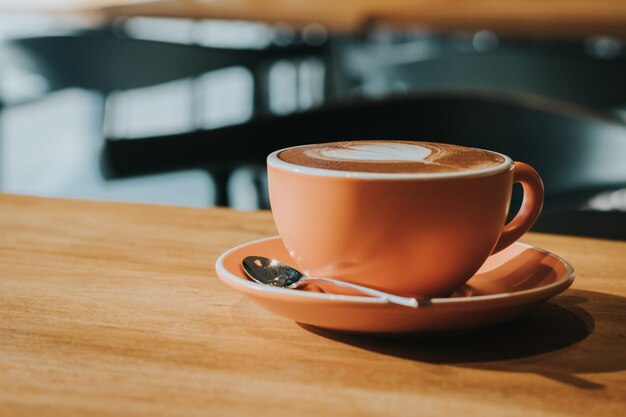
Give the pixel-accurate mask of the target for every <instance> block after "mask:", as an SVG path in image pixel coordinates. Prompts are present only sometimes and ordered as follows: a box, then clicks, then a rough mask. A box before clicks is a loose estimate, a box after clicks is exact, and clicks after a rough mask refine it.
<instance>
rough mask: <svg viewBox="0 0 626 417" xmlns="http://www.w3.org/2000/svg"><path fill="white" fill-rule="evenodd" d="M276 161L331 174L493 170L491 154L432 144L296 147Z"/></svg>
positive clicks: (495, 162) (496, 162)
mask: <svg viewBox="0 0 626 417" xmlns="http://www.w3.org/2000/svg"><path fill="white" fill-rule="evenodd" d="M277 158H278V159H279V160H281V161H284V162H287V163H289V164H293V165H296V166H302V167H310V168H319V169H326V170H332V171H344V172H346V171H347V172H355V173H359V172H361V173H383V174H407V173H408V174H437V173H444V174H445V173H455V172H470V171H476V170H484V169H489V168H492V167H497V166H500V165H502V164H503V163H504V162H505V158H504V157H503V156H502V155H500V154H498V153H495V152H491V151H486V150H482V149H474V148H466V147H462V146H456V145H448V144H443V143H434V142H414V141H402V140H393V141H392V140H367V141H350V142H333V143H320V144H317V145H304V146H296V147H293V148H289V149H285V150H282V151H280V152H278V155H277Z"/></svg>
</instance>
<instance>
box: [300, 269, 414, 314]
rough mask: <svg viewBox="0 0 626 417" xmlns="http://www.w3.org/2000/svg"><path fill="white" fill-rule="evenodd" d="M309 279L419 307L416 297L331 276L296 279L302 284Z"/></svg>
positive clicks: (393, 302)
mask: <svg viewBox="0 0 626 417" xmlns="http://www.w3.org/2000/svg"><path fill="white" fill-rule="evenodd" d="M311 281H323V282H328V283H331V284H333V285H336V286H338V287H345V288H350V289H353V290H357V291H359V292H362V293H363V294H367V295H371V296H373V297H378V298H382V299H383V300H385V301H387V302H389V303H392V304H399V305H403V306H406V307H413V308H417V307H419V302H418V300H417V299H416V298H410V297H400V296H399V295H393V294H388V293H386V292H382V291H378V290H374V289H372V288H367V287H362V286H360V285H356V284H351V283H349V282H344V281H337V280H334V279H332V278H318V277H314V278H313V277H312V278H303V279H301V280H300V281H298V284H299V285H302V284H304V283H307V282H311Z"/></svg>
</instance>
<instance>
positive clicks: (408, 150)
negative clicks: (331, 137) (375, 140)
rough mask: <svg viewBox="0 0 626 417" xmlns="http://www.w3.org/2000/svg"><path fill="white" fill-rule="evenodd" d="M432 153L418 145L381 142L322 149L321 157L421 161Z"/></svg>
mask: <svg viewBox="0 0 626 417" xmlns="http://www.w3.org/2000/svg"><path fill="white" fill-rule="evenodd" d="M431 153H433V152H432V151H431V150H430V149H428V148H426V147H424V146H420V145H409V144H406V143H381V144H371V145H370V144H367V145H353V146H348V147H345V148H334V149H322V150H320V152H319V155H320V156H321V157H327V158H330V159H343V160H351V161H406V162H410V161H423V160H424V159H426V157H427V156H429V155H430V154H431Z"/></svg>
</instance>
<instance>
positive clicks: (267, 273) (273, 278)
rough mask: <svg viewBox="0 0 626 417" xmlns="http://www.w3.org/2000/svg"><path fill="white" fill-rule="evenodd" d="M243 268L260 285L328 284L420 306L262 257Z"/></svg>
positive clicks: (251, 259)
mask: <svg viewBox="0 0 626 417" xmlns="http://www.w3.org/2000/svg"><path fill="white" fill-rule="evenodd" d="M242 266H243V270H244V272H245V273H246V275H248V276H249V277H250V279H252V280H253V281H255V282H258V283H259V284H267V285H272V286H274V287H283V288H298V287H300V286H302V285H305V284H307V283H310V282H328V283H331V284H333V285H337V286H339V287H345V288H351V289H353V290H357V291H360V292H362V293H363V294H367V295H371V296H373V297H377V298H380V299H383V300H385V301H386V302H389V303H393V304H400V305H403V306H407V307H414V308H415V307H419V304H420V302H419V301H418V300H417V299H416V298H409V297H400V296H398V295H393V294H388V293H385V292H382V291H377V290H374V289H372V288H367V287H362V286H360V285H356V284H350V283H349V282H344V281H338V280H335V279H331V278H318V277H315V278H314V277H305V276H304V275H302V273H301V272H300V271H298V270H297V269H295V268H292V267H290V266H289V265H286V264H284V263H282V262H280V261H277V260H276V259H269V258H264V257H262V256H248V257H246V258H245V259H244V260H243V261H242ZM424 301H425V302H423V304H424V305H425V304H427V303H428V302H427V301H426V300H424Z"/></svg>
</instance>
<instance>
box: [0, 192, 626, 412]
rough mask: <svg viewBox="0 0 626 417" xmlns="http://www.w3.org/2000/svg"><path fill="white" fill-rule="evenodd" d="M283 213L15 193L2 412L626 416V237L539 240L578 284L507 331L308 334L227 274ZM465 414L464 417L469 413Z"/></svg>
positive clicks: (3, 237) (3, 205)
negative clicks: (225, 255) (226, 280)
mask: <svg viewBox="0 0 626 417" xmlns="http://www.w3.org/2000/svg"><path fill="white" fill-rule="evenodd" d="M274 233H275V229H274V226H273V223H272V220H271V215H270V213H268V212H254V213H251V212H235V211H231V210H226V209H206V210H198V209H186V208H175V207H161V206H143V205H130V204H116V203H96V202H85V201H70V200H54V199H43V198H34V197H19V196H10V195H0V415H1V416H11V417H13V416H43V415H46V416H70V415H81V416H98V415H101V416H121V415H145V416H165V415H180V416H212V417H214V416H245V415H254V416H255V417H261V416H326V415H385V416H395V415H397V416H406V415H420V416H431V415H463V416H466V417H468V416H481V417H484V416H503V415H506V416H523V417H528V416H535V415H549V416H557V415H558V416H585V417H588V416H594V417H596V416H607V415H614V416H617V415H623V414H620V413H623V412H624V409H625V408H626V346H625V341H626V302H625V301H626V298H624V297H626V242H611V241H603V240H592V239H583V238H572V237H563V236H551V235H540V234H529V235H527V236H526V237H525V238H524V240H525V241H526V242H529V243H532V244H536V245H538V246H541V247H543V248H546V249H548V250H551V251H554V252H555V253H557V254H559V255H562V256H563V257H565V258H566V259H568V260H569V261H570V262H571V263H572V264H573V265H574V267H575V268H576V270H577V274H578V275H577V279H576V281H575V283H574V285H573V287H572V288H571V289H569V290H568V291H567V292H565V293H564V294H562V295H561V296H558V297H556V298H555V299H554V300H553V301H551V302H549V303H547V304H545V305H544V306H543V307H540V308H538V309H536V310H535V311H534V312H533V313H532V314H530V315H528V316H526V317H524V318H521V319H518V320H516V321H514V322H512V323H509V324H507V325H505V326H501V327H498V328H493V329H488V330H484V331H480V332H477V333H473V334H468V335H465V336H457V337H452V338H448V339H421V340H420V339H419V338H401V339H379V338H372V337H369V338H368V337H357V336H346V335H339V334H332V333H329V332H324V331H320V330H315V329H311V328H303V327H300V326H298V325H297V324H295V323H292V322H290V321H289V320H286V319H283V318H280V317H276V316H273V315H272V314H270V313H267V312H265V311H264V310H262V309H261V308H259V307H257V306H256V305H254V304H252V303H251V302H250V301H248V300H247V299H244V298H243V297H242V296H241V295H240V294H238V293H236V292H234V291H232V290H231V289H230V288H228V287H226V286H225V285H224V284H222V283H221V282H220V281H219V280H218V279H217V277H216V275H215V272H214V269H213V265H214V263H215V260H216V258H217V256H218V255H219V254H220V253H221V252H222V251H224V250H225V249H227V248H229V247H231V246H233V245H236V244H239V243H243V242H246V241H249V240H251V239H256V238H260V237H263V236H270V235H273V234H274ZM453 413H454V414H453Z"/></svg>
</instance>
